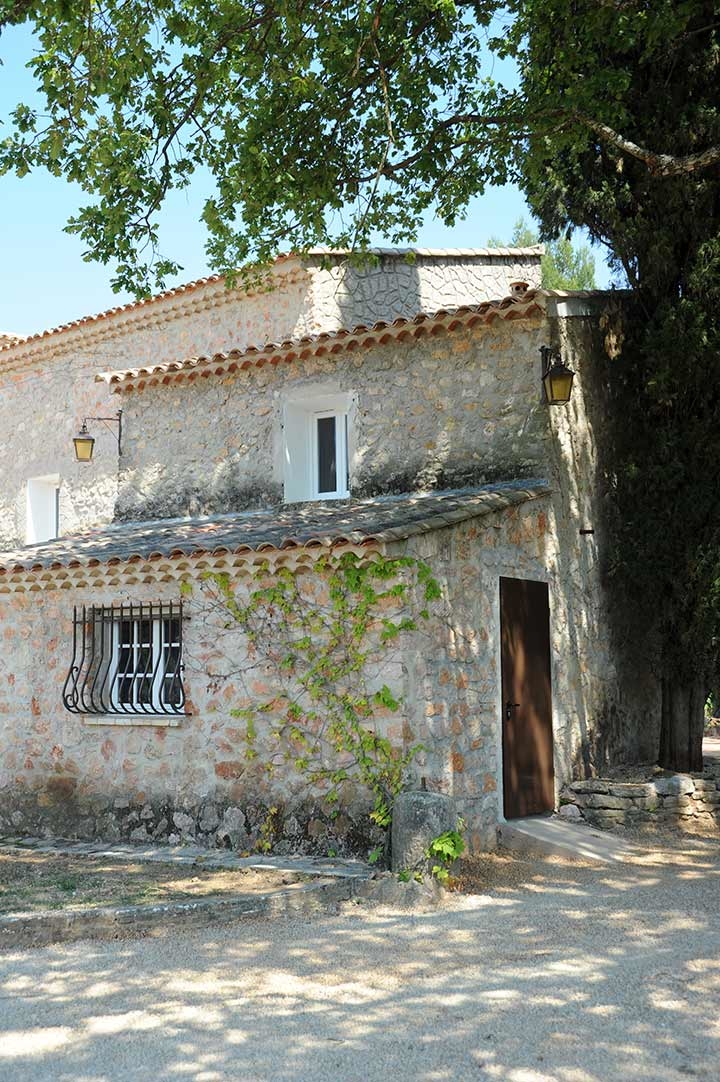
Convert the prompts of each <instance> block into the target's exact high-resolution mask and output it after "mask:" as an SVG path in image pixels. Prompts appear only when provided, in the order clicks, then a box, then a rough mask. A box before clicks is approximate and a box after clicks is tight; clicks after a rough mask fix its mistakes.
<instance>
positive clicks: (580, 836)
mask: <svg viewBox="0 0 720 1082" xmlns="http://www.w3.org/2000/svg"><path fill="white" fill-rule="evenodd" d="M497 837H498V844H499V845H502V846H504V847H505V848H506V849H514V850H516V851H519V852H526V853H536V854H538V855H539V856H561V857H569V858H570V859H574V860H590V861H596V862H597V863H599V864H620V863H622V862H623V861H625V860H628V859H630V858H631V857H632V856H633V855H635V854H637V853H638V852H639V850H638V848H637V846H634V845H631V844H630V842H626V841H625V840H624V839H622V838H618V837H617V836H616V835H614V834H608V833H606V832H605V831H602V830H596V829H594V828H593V827H591V826H588V825H587V823H577V822H573V823H568V822H567V821H566V820H563V819H559V818H557V817H555V816H531V817H528V818H525V819H511V820H509V821H506V822H504V823H498V828H497Z"/></svg>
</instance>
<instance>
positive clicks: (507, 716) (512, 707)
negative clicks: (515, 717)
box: [505, 703, 520, 721]
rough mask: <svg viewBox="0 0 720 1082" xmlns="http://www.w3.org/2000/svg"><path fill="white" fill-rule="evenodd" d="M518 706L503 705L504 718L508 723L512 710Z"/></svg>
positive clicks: (517, 704) (512, 704)
mask: <svg viewBox="0 0 720 1082" xmlns="http://www.w3.org/2000/svg"><path fill="white" fill-rule="evenodd" d="M518 706H520V703H505V717H506V718H507V720H508V721H509V720H510V718H511V717H512V712H513V710H514V709H515V708H516V707H518Z"/></svg>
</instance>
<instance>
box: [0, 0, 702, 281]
mask: <svg viewBox="0 0 720 1082" xmlns="http://www.w3.org/2000/svg"><path fill="white" fill-rule="evenodd" d="M713 7H714V5H713V4H701V3H699V2H697V0H695V2H693V0H686V2H683V3H678V2H676V0H654V2H653V3H652V4H650V3H647V2H646V0H623V2H622V3H607V2H600V0H547V2H545V0H543V2H542V3H541V2H540V0H511V2H510V3H509V4H507V5H506V4H500V3H498V2H496V0H475V2H472V3H466V2H460V0H457V2H456V0H375V2H371V3H368V2H364V0H357V2H356V3H353V4H348V3H347V2H346V0H342V2H340V0H314V2H309V0H304V2H300V3H298V2H297V0H294V2H288V0H278V2H274V3H273V4H269V3H265V2H244V0H217V2H214V3H209V2H208V0H72V2H70V0H0V29H1V28H2V27H3V26H11V25H13V24H17V23H24V22H28V23H29V24H30V25H31V26H32V27H33V29H34V31H35V35H36V42H37V51H36V52H34V54H33V56H32V57H31V58H29V63H30V67H31V70H32V72H33V74H34V76H35V79H36V82H37V85H38V88H39V91H40V95H41V100H42V101H43V105H42V108H35V107H33V106H31V105H29V104H28V103H21V104H19V105H18V107H17V108H16V109H15V110H14V112H13V114H12V115H11V116H10V117H7V118H5V131H4V133H2V134H3V135H4V138H3V139H2V142H1V143H0V172H2V171H3V170H5V171H6V170H14V171H15V172H17V173H18V174H21V175H22V174H23V173H25V172H27V171H28V170H30V169H33V168H35V167H37V166H39V165H42V166H45V167H46V168H48V169H49V170H50V171H51V172H52V173H53V174H56V175H58V176H65V177H67V178H69V179H70V180H74V181H77V182H78V183H79V184H80V185H81V186H82V188H83V189H84V190H85V191H86V192H87V194H88V201H87V203H86V205H85V206H84V207H83V208H82V209H80V211H79V213H78V214H77V216H76V217H75V218H74V219H73V220H72V221H71V223H70V229H71V230H72V231H73V232H75V233H77V234H79V235H80V236H81V238H82V239H83V240H84V241H85V242H86V243H87V246H88V253H89V256H90V257H91V258H94V259H98V260H100V261H102V262H108V261H110V260H113V259H114V260H117V261H118V271H117V276H116V279H115V284H116V286H117V287H118V288H121V287H124V288H130V289H134V290H135V291H139V292H147V291H148V290H149V289H150V288H151V287H152V286H153V285H156V286H161V285H162V284H163V279H164V278H165V277H166V276H167V275H168V274H169V273H171V272H173V271H175V270H176V269H177V267H176V265H175V264H174V263H173V261H172V259H171V258H169V259H166V258H162V257H161V256H159V254H158V253H157V252H156V242H157V212H158V210H159V208H160V207H161V205H162V203H163V200H164V198H165V196H166V194H167V193H168V191H169V190H170V189H172V188H183V187H185V186H187V185H188V184H189V183H190V181H191V178H192V175H193V173H194V172H195V171H196V170H198V169H199V168H206V169H208V170H209V171H210V173H211V174H212V176H213V177H214V180H215V183H216V194H215V195H214V196H213V197H212V198H211V199H209V200H208V202H207V203H206V205H205V208H204V211H203V218H204V220H205V223H206V225H207V227H208V230H209V238H210V239H209V245H208V252H209V257H210V260H211V262H212V264H213V265H214V266H215V267H216V268H218V269H221V270H223V269H224V270H232V268H235V267H238V266H240V265H242V264H243V263H244V262H246V261H247V260H248V259H259V260H264V259H267V258H269V257H271V256H272V255H273V254H274V253H275V252H276V251H277V250H278V248H284V249H287V248H296V249H303V248H306V247H308V246H310V245H312V244H317V243H327V244H331V245H341V246H350V247H356V248H357V247H363V246H365V245H367V244H368V243H369V239H370V237H371V235H373V234H375V233H378V232H379V233H381V234H382V235H383V236H385V237H386V238H387V239H388V240H389V241H390V242H392V243H397V242H401V241H404V240H407V239H411V238H413V236H414V235H415V233H416V231H417V229H418V226H419V223H420V221H421V219H422V216H423V215H424V214H425V212H426V211H427V210H428V209H430V208H432V209H434V211H435V213H436V214H437V215H438V217H439V218H440V220H441V221H442V222H444V223H446V224H448V225H451V224H453V223H454V222H455V221H456V220H457V219H458V218H459V217H460V216H462V214H463V212H464V210H465V208H466V206H467V203H468V200H469V199H470V198H471V197H472V196H473V195H476V194H478V193H480V192H482V191H483V190H484V188H485V187H486V185H488V184H492V183H503V182H505V181H507V180H508V179H511V178H514V179H518V178H524V179H525V180H526V181H527V180H530V181H532V182H535V183H537V184H540V185H544V183H545V179H546V174H547V171H548V169H552V166H549V165H548V164H547V162H546V154H547V150H548V148H549V147H551V146H552V148H553V153H554V154H556V155H558V156H560V157H563V156H567V155H570V156H571V157H573V158H576V157H577V154H578V153H579V151H580V149H581V148H582V149H583V150H585V151H586V152H587V153H590V154H599V155H603V154H606V155H607V156H609V157H611V158H612V159H613V160H614V161H616V162H618V163H620V165H623V164H625V163H633V164H634V165H635V166H636V167H637V168H639V169H641V170H643V171H644V173H645V174H646V175H647V177H648V178H650V177H663V178H666V177H672V176H679V175H687V174H688V173H697V172H702V171H703V170H705V169H707V168H709V167H714V164H715V163H717V162H718V161H719V160H720V146H719V145H718V143H719V141H718V139H717V131H716V129H715V125H714V119H713V117H714V112H713V111H712V110H709V111H707V113H703V114H702V115H698V116H696V117H695V121H696V123H695V124H694V126H693V129H692V132H691V133H690V132H688V131H687V129H686V128H685V127H684V126H683V125H684V120H685V117H683V123H681V122H680V118H679V117H678V122H677V124H676V126H675V127H674V128H672V126H671V130H669V131H668V130H667V125H665V126H664V128H663V135H662V138H658V137H657V135H656V133H655V132H654V131H652V130H649V131H648V130H645V129H643V130H638V126H637V124H636V117H635V112H634V110H635V106H636V104H637V103H636V101H635V100H634V99H633V97H632V95H631V94H629V93H628V88H629V87H630V86H631V84H632V83H633V71H634V69H635V67H636V65H637V64H638V63H640V64H641V65H644V66H647V67H649V68H651V67H652V65H653V64H654V63H655V62H656V60H657V55H658V53H660V54H661V55H662V56H664V57H666V59H667V61H668V63H672V62H673V58H674V56H675V54H676V51H677V49H678V48H680V47H681V46H682V43H683V42H684V41H685V40H686V39H687V37H688V35H693V34H695V33H696V32H697V31H696V26H697V27H698V28H699V23H698V22H697V21H696V17H697V15H698V12H701V14H703V15H704V10H703V11H701V9H705V8H710V9H712V8H713ZM700 21H702V20H700ZM714 22H715V19H714V12H712V11H711V12H710V23H714ZM550 27H553V28H554V31H553V34H552V36H551V33H550V29H549V28H550ZM558 27H559V28H560V29H561V30H562V33H561V34H560V35H559V36H557V33H556V31H557V28H558ZM566 28H572V32H571V33H568V32H567V31H566ZM611 48H612V52H613V62H612V65H611V66H610V67H609V66H608V62H607V60H608V52H609V50H610V49H611ZM0 51H1V50H0ZM493 54H494V55H496V56H498V57H506V56H512V57H514V58H515V59H516V61H517V63H518V66H519V69H520V72H521V83H520V86H519V87H504V86H501V85H498V84H497V83H496V82H495V81H494V79H493V77H492V71H493V68H492V58H493ZM528 150H531V151H533V152H534V153H533V155H531V157H530V158H529V159H528V158H527V151H528ZM569 213H570V208H569V207H568V206H567V205H565V204H563V203H562V200H559V201H556V204H555V206H554V208H553V212H552V214H550V213H549V211H548V208H547V207H546V206H544V207H543V213H542V214H541V218H542V220H543V222H544V221H545V216H546V215H547V219H548V221H550V222H551V224H552V226H553V228H554V235H557V234H558V233H559V232H560V231H561V229H560V228H559V227H558V226H562V223H563V221H564V220H565V218H567V217H568V215H569ZM601 213H602V208H601V206H600V205H599V206H598V213H597V215H596V219H597V220H596V221H595V223H594V224H595V225H596V226H597V227H598V230H599V232H600V233H601V234H602V235H603V236H604V233H603V230H602V229H601V228H600V225H601V223H600V216H601ZM624 257H625V253H619V256H618V258H620V259H621V260H622V259H624Z"/></svg>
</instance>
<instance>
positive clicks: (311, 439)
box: [283, 394, 352, 503]
mask: <svg viewBox="0 0 720 1082" xmlns="http://www.w3.org/2000/svg"><path fill="white" fill-rule="evenodd" d="M351 411H352V396H351V395H349V394H340V395H317V396H314V397H313V398H303V399H298V400H295V401H292V402H289V403H287V404H286V406H285V413H284V425H283V480H284V486H285V501H286V502H287V503H294V502H297V501H299V500H340V499H343V498H345V497H347V496H348V495H349V460H350V453H349V444H350V426H351Z"/></svg>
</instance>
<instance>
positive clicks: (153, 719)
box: [83, 714, 185, 729]
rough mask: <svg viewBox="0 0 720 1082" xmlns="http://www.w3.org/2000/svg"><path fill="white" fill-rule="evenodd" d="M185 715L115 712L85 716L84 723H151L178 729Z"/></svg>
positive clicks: (123, 724)
mask: <svg viewBox="0 0 720 1082" xmlns="http://www.w3.org/2000/svg"><path fill="white" fill-rule="evenodd" d="M183 717H185V715H183V714H180V715H177V716H176V717H172V716H165V715H163V714H158V715H157V716H154V715H152V714H148V715H147V717H146V716H145V715H143V714H133V715H132V716H131V717H127V718H125V717H118V716H117V715H115V714H100V715H96V716H95V717H90V718H83V725H92V726H97V725H119V726H122V727H124V728H127V727H128V726H129V725H133V726H136V725H151V726H155V727H158V726H159V727H161V728H163V729H177V728H178V726H179V725H180V722H181V721H182V719H183Z"/></svg>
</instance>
